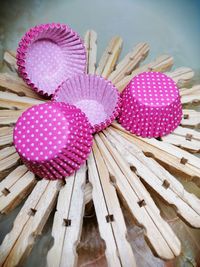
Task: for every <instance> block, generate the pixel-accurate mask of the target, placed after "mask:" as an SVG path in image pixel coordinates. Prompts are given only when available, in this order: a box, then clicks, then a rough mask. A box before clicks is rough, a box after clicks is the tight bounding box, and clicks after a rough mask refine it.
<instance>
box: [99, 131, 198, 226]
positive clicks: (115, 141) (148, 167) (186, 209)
mask: <svg viewBox="0 0 200 267" xmlns="http://www.w3.org/2000/svg"><path fill="white" fill-rule="evenodd" d="M104 133H105V135H106V137H107V138H108V140H109V141H110V142H111V143H112V145H113V146H114V147H116V149H117V150H118V152H120V153H121V154H122V155H123V157H124V159H125V160H126V161H127V162H128V163H129V165H130V167H134V171H135V172H136V174H137V175H139V177H140V178H141V179H142V180H144V181H145V182H146V183H147V184H148V185H149V186H150V187H151V188H152V190H153V191H155V192H156V193H157V194H159V196H160V197H161V198H163V199H164V200H165V201H167V202H168V203H169V204H170V205H173V206H174V207H175V208H176V210H177V212H178V213H179V214H180V216H181V217H182V218H183V219H184V220H185V221H187V222H188V223H189V224H190V225H191V226H193V227H197V228H200V200H199V199H198V198H197V197H195V196H194V195H193V194H190V193H188V192H187V191H186V190H184V187H183V186H182V184H181V183H180V182H179V181H178V180H177V179H176V178H175V177H174V176H172V175H171V174H170V173H169V172H168V171H166V170H165V169H164V168H163V167H162V166H160V165H159V164H158V163H157V162H156V161H155V160H154V159H152V158H147V157H146V156H145V155H144V154H143V152H142V150H141V149H140V148H138V147H137V145H136V144H134V143H131V142H129V141H128V140H126V139H125V138H124V137H122V136H120V135H119V134H117V133H116V132H115V131H113V130H112V129H108V130H105V131H104Z"/></svg>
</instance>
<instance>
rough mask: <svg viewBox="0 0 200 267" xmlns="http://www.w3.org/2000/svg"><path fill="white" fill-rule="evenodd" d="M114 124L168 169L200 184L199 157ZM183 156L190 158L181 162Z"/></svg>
mask: <svg viewBox="0 0 200 267" xmlns="http://www.w3.org/2000/svg"><path fill="white" fill-rule="evenodd" d="M112 125H113V126H114V127H115V128H116V129H117V130H116V131H117V132H118V133H119V134H120V135H122V136H124V137H125V138H126V139H128V140H129V141H131V142H135V143H137V145H138V146H139V147H140V148H141V149H142V150H143V152H144V153H145V154H146V153H148V154H149V155H150V156H153V157H154V158H155V159H156V160H157V161H158V162H159V163H161V164H163V165H164V166H166V165H167V167H168V170H171V171H172V172H174V171H175V173H179V174H182V175H181V177H183V178H184V177H185V178H187V179H190V180H193V181H194V182H195V183H196V185H197V186H200V167H199V166H200V159H199V158H197V157H195V156H194V155H192V154H190V153H188V152H187V151H184V150H183V149H181V148H178V147H176V146H174V145H171V144H168V143H165V142H160V141H158V140H156V139H153V138H152V139H149V138H141V137H137V136H134V135H132V134H130V133H129V132H127V131H126V130H125V129H124V128H123V127H121V125H119V124H117V123H113V124H112ZM118 130H119V131H118ZM182 157H184V158H187V159H188V162H187V163H186V164H185V165H183V164H182V163H180V159H181V158H182Z"/></svg>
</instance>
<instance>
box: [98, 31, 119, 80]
mask: <svg viewBox="0 0 200 267" xmlns="http://www.w3.org/2000/svg"><path fill="white" fill-rule="evenodd" d="M121 49H122V39H121V37H119V36H115V37H113V38H112V39H111V40H110V42H109V44H108V46H107V47H106V49H105V51H104V53H103V55H102V57H101V59H100V61H99V65H98V67H97V70H96V74H98V75H101V76H102V77H104V78H107V77H108V76H109V75H110V73H111V72H112V71H113V69H114V67H115V64H116V62H117V59H118V57H119V55H120V52H121Z"/></svg>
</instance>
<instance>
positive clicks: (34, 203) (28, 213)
mask: <svg viewBox="0 0 200 267" xmlns="http://www.w3.org/2000/svg"><path fill="white" fill-rule="evenodd" d="M60 185H61V182H60V181H48V180H41V181H39V182H38V183H37V185H36V186H35V188H34V189H33V191H32V193H31V194H30V196H29V197H28V199H27V200H26V202H25V204H24V206H23V207H22V209H21V210H20V212H19V213H18V215H17V217H16V219H15V221H14V224H13V228H12V230H11V231H10V232H9V233H8V234H7V235H6V236H5V238H4V240H3V242H2V244H1V246H0V266H3V267H9V266H17V265H21V263H22V260H23V259H24V258H25V257H27V256H28V255H29V253H30V251H31V248H32V246H33V245H34V242H35V239H36V237H37V236H38V235H39V234H40V233H41V231H42V229H43V227H44V225H45V223H46V221H47V219H48V217H49V215H50V213H51V211H52V209H53V207H54V205H55V202H56V196H57V194H58V190H59V188H60Z"/></svg>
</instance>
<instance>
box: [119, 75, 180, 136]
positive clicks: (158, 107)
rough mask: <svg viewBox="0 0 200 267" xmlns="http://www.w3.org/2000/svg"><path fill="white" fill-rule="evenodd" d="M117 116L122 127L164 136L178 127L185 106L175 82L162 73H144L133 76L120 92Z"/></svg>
mask: <svg viewBox="0 0 200 267" xmlns="http://www.w3.org/2000/svg"><path fill="white" fill-rule="evenodd" d="M121 96H122V108H121V111H120V114H119V117H118V121H119V123H121V124H122V126H123V127H124V128H125V129H126V130H128V131H130V132H132V133H134V134H136V135H139V136H142V137H161V136H164V135H167V134H169V133H171V132H172V131H174V130H175V128H176V127H177V126H178V125H179V124H180V121H181V118H182V105H181V101H180V95H179V90H178V88H177V86H176V84H175V82H174V81H173V80H172V79H171V78H169V77H168V76H166V75H165V74H163V73H159V72H144V73H141V74H139V75H137V76H136V77H134V78H133V79H132V80H131V82H130V83H129V84H128V86H127V87H126V88H125V89H124V91H123V92H122V94H121Z"/></svg>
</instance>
